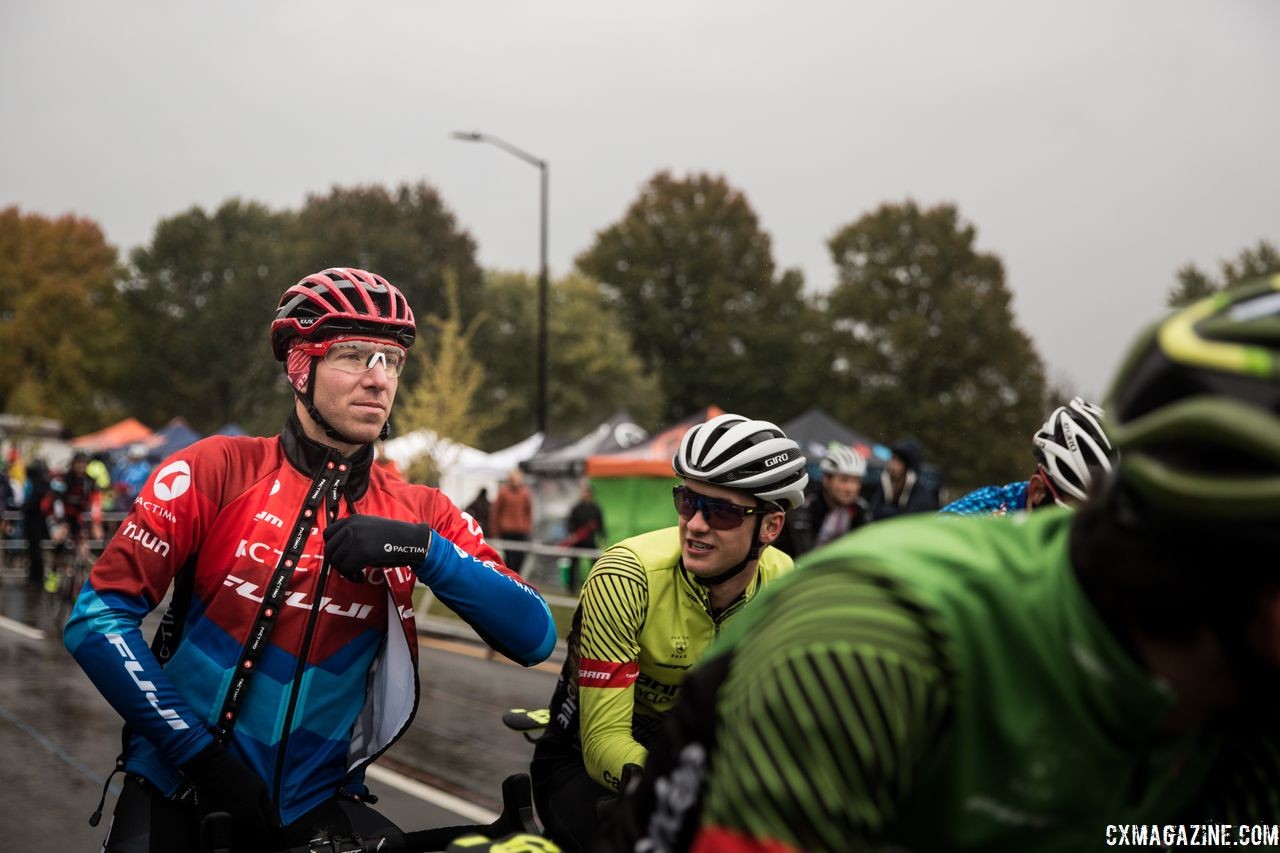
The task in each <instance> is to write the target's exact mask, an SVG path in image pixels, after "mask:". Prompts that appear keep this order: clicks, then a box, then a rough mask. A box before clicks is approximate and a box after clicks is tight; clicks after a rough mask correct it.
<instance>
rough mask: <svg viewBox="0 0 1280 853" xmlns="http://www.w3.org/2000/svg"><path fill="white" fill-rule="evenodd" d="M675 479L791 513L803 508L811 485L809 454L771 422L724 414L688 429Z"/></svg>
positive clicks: (676, 461) (675, 461) (675, 465)
mask: <svg viewBox="0 0 1280 853" xmlns="http://www.w3.org/2000/svg"><path fill="white" fill-rule="evenodd" d="M671 467H672V468H674V469H675V471H676V475H677V476H680V477H684V478H685V479H687V480H698V481H700V482H703V483H711V484H713V485H716V486H724V487H725V488H728V489H741V490H742V491H744V492H747V493H749V494H751V495H754V496H755V497H756V498H757V499H759V500H762V501H769V502H771V503H775V504H778V505H779V506H781V507H782V508H783V509H791V508H792V507H797V506H799V505H800V504H802V503H804V487H805V486H807V485H808V484H809V474H808V472H806V471H805V458H804V453H802V452H801V450H800V446H799V445H798V444H796V443H795V442H794V441H792V440H791V439H789V438H787V436H786V434H785V433H783V431H782V430H780V429H778V428H777V427H776V426H774V425H773V424H771V423H769V422H768V421H752V420H748V419H746V418H744V417H742V415H720V416H719V417H715V418H712V419H711V420H709V421H707V422H706V423H704V424H698V425H697V426H695V427H692V428H690V429H689V431H688V432H686V433H685V434H684V438H683V439H681V440H680V449H679V450H678V451H677V452H676V455H675V456H673V457H672V459H671Z"/></svg>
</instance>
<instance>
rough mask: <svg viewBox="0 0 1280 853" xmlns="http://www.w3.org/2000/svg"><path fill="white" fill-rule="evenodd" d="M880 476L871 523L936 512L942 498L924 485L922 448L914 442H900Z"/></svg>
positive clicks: (872, 498)
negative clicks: (922, 480) (921, 468)
mask: <svg viewBox="0 0 1280 853" xmlns="http://www.w3.org/2000/svg"><path fill="white" fill-rule="evenodd" d="M890 451H891V452H892V455H891V456H890V457H889V461H888V463H887V464H886V465H885V467H884V471H882V472H881V473H880V484H879V487H878V488H877V489H876V490H875V492H874V493H873V494H872V495H871V496H870V498H869V499H868V503H870V504H871V520H872V521H880V520H881V519H885V518H893V517H895V516H899V515H909V514H911V513H913V512H932V511H933V510H936V509H937V508H938V496H937V495H936V494H935V493H934V492H933V491H932V490H930V489H929V488H928V487H927V486H926V485H925V484H924V483H922V482H920V462H921V456H922V454H921V451H920V444H919V443H918V442H917V441H916V440H915V439H914V438H907V439H903V440H902V441H899V442H898V443H897V444H895V445H894V446H893V447H892V448H890Z"/></svg>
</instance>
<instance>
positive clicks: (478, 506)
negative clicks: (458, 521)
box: [463, 487, 489, 533]
mask: <svg viewBox="0 0 1280 853" xmlns="http://www.w3.org/2000/svg"><path fill="white" fill-rule="evenodd" d="M463 512H465V513H466V514H467V515H469V516H471V517H472V518H474V519H475V520H476V524H478V525H480V529H481V530H483V531H485V532H486V533H488V532H489V490H488V489H487V488H483V487H482V488H481V489H480V494H478V495H476V499H475V500H473V501H472V502H471V503H469V504H467V508H466V509H465V510H463Z"/></svg>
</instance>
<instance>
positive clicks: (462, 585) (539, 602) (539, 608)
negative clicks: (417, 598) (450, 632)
mask: <svg viewBox="0 0 1280 853" xmlns="http://www.w3.org/2000/svg"><path fill="white" fill-rule="evenodd" d="M415 573H416V574H417V576H418V579H419V580H420V581H422V582H423V583H425V584H426V585H427V586H429V587H431V591H432V592H433V593H435V594H436V595H437V596H439V598H440V600H441V601H443V602H444V603H445V604H447V605H448V606H449V608H450V609H451V610H453V611H454V612H455V613H457V614H458V615H459V616H461V617H462V618H463V619H465V620H466V622H467V624H469V625H470V626H471V627H472V628H474V629H475V630H476V632H477V633H478V634H480V636H481V637H483V638H484V640H485V642H487V643H489V645H491V646H493V647H494V648H495V649H497V650H498V651H500V652H502V653H503V654H504V655H506V656H507V657H509V658H511V659H512V660H514V661H516V662H518V663H521V664H523V665H525V666H533V665H534V664H536V663H541V662H542V661H544V660H546V659H547V657H548V656H549V655H550V654H551V650H552V649H554V648H555V645H556V626H555V622H554V621H552V619H551V609H550V608H549V607H547V602H546V601H545V600H544V599H543V598H542V596H541V595H540V594H539V593H538V591H537V590H536V589H534V588H533V587H531V586H529V585H528V584H526V583H525V582H524V581H522V580H520V578H519V577H517V576H515V575H513V574H511V573H509V572H505V571H503V570H502V569H500V568H499V567H498V566H497V565H496V564H494V563H491V562H484V561H482V560H480V559H478V558H476V557H474V556H472V555H471V554H468V553H467V552H466V551H464V550H462V549H461V548H459V547H458V546H457V545H455V544H454V543H453V542H451V541H449V540H448V539H446V538H445V537H444V536H441V535H440V534H439V533H433V534H432V536H431V547H430V548H429V549H428V550H427V559H426V560H424V561H423V562H422V565H420V566H419V567H418V569H417V571H416V572H415Z"/></svg>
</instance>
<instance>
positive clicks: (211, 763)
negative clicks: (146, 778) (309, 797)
mask: <svg viewBox="0 0 1280 853" xmlns="http://www.w3.org/2000/svg"><path fill="white" fill-rule="evenodd" d="M180 769H181V770H182V773H183V775H184V776H186V777H187V778H188V779H189V780H191V784H192V785H194V786H195V789H196V800H195V802H196V808H197V809H198V810H199V812H200V814H202V815H207V814H210V813H211V812H226V813H227V814H229V815H230V816H231V834H232V837H233V838H234V839H235V840H236V846H235V848H234V849H237V850H239V849H245V850H252V849H256V847H257V845H258V844H261V843H262V840H263V838H264V837H265V836H266V833H267V831H268V830H269V829H275V828H277V827H278V826H279V824H278V823H277V821H276V818H275V807H274V806H273V805H272V804H271V795H270V794H268V793H267V783H266V782H264V781H263V780H262V777H261V776H259V775H258V774H257V773H254V772H253V771H252V770H250V769H249V768H248V767H247V766H246V765H245V764H244V762H242V761H241V760H240V759H238V758H236V757H235V756H234V755H232V754H231V753H230V752H228V751H227V750H226V747H224V746H223V745H222V744H220V743H214V744H213V745H212V746H210V747H209V748H207V749H205V750H204V751H203V752H201V753H200V754H199V755H197V756H196V757H195V758H193V759H191V760H190V761H188V762H187V763H186V764H184V765H182V767H181V768H180Z"/></svg>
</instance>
